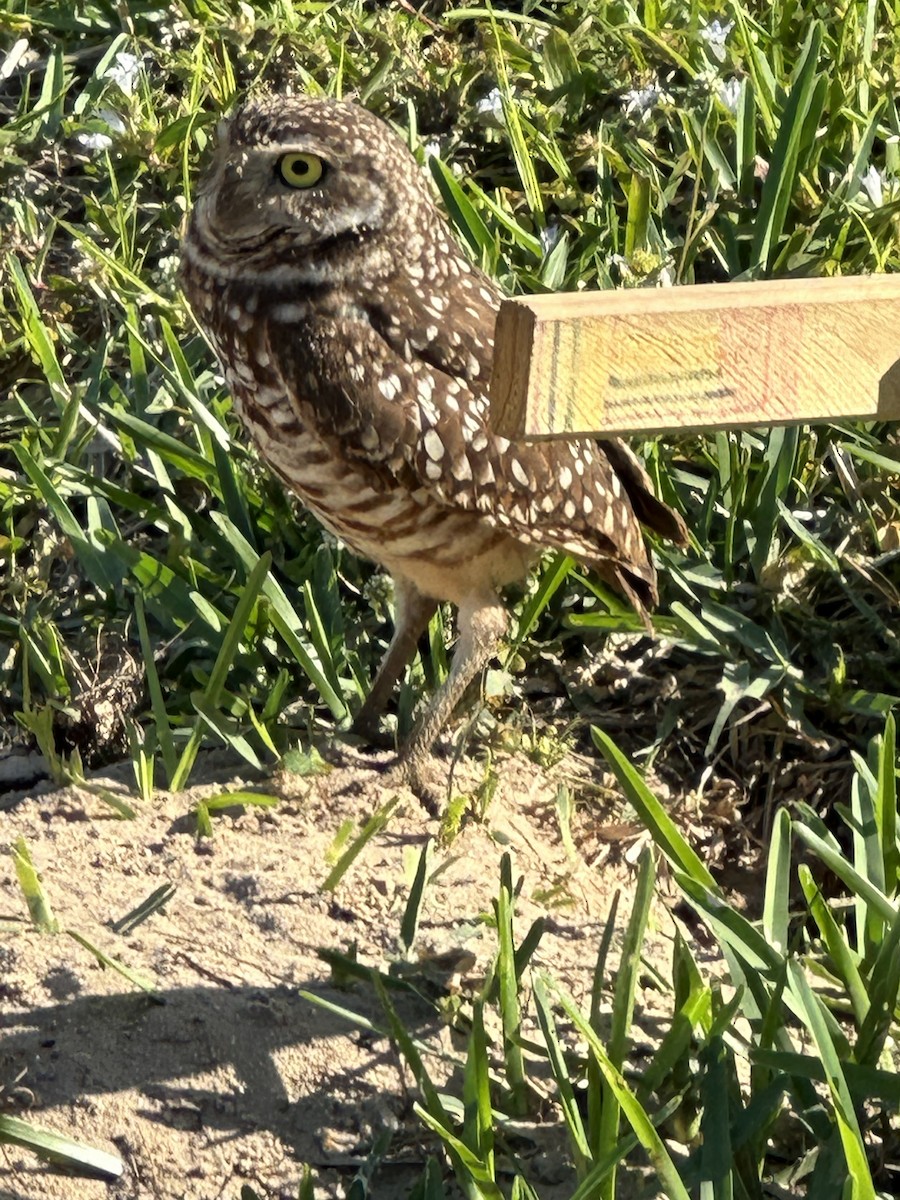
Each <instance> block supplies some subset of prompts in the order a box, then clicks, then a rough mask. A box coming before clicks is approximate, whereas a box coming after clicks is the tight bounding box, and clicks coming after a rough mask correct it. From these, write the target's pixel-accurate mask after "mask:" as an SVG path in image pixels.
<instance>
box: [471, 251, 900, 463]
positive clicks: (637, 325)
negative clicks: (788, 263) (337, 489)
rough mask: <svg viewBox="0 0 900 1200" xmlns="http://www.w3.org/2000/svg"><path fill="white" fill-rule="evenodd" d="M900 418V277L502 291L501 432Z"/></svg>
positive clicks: (495, 405) (494, 387)
mask: <svg viewBox="0 0 900 1200" xmlns="http://www.w3.org/2000/svg"><path fill="white" fill-rule="evenodd" d="M847 418H860V419H863V420H873V421H874V420H900V275H867V276H860V277H852V278H851V277H848V278H839V279H791V280H777V281H764V282H759V283H723V284H700V285H696V286H695V285H692V286H689V287H678V288H653V289H650V288H630V289H628V290H623V291H614V292H579V293H573V294H564V295H556V296H529V297H526V298H524V299H519V300H505V301H504V302H503V304H502V305H501V308H500V313H499V316H498V318H497V329H496V343H495V351H494V373H493V378H492V381H491V422H492V425H493V427H494V429H495V431H496V432H497V433H500V434H503V435H504V436H505V437H508V438H514V439H521V438H546V437H560V436H566V435H571V434H580V433H594V434H600V435H603V434H614V433H652V434H655V433H665V432H677V431H684V430H691V429H704V430H715V429H741V428H750V427H753V426H759V425H788V424H794V423H804V424H806V423H813V422H816V421H837V420H844V419H847Z"/></svg>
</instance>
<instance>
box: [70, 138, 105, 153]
mask: <svg viewBox="0 0 900 1200" xmlns="http://www.w3.org/2000/svg"><path fill="white" fill-rule="evenodd" d="M75 141H76V142H77V143H78V145H79V146H83V147H84V148H85V150H90V151H91V153H92V154H99V153H100V152H101V151H102V150H108V149H109V148H110V146H111V145H112V138H111V137H110V136H109V134H108V133H76V134H75Z"/></svg>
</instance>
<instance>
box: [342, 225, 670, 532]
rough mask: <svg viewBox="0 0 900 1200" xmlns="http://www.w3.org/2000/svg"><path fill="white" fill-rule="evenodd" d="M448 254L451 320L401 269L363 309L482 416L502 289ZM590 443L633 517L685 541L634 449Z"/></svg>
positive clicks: (393, 342) (445, 286)
mask: <svg viewBox="0 0 900 1200" xmlns="http://www.w3.org/2000/svg"><path fill="white" fill-rule="evenodd" d="M450 253H451V254H452V256H453V257H450V258H443V257H442V259H441V262H442V263H445V264H446V263H450V264H451V266H452V270H449V268H448V267H447V266H446V265H445V266H444V267H443V270H444V272H445V276H447V277H445V278H444V279H443V280H442V292H443V293H444V294H445V295H446V296H447V297H448V298H449V301H448V303H449V311H450V312H451V313H452V318H453V319H452V321H447V320H439V319H438V316H437V310H433V311H432V310H429V309H428V307H427V301H428V297H427V296H426V297H424V298H423V296H422V285H421V284H417V283H415V282H414V281H413V280H411V279H410V278H409V276H408V275H407V274H406V273H403V272H398V275H397V277H396V279H395V280H394V281H393V282H392V286H391V287H390V288H388V289H386V290H385V293H384V295H383V296H381V297H379V298H377V299H374V300H371V301H370V302H369V303H368V304H367V305H366V311H367V314H368V316H369V320H370V322H371V324H372V326H373V328H374V329H375V331H376V332H377V333H378V334H379V335H380V336H381V337H382V338H383V339H384V341H385V342H387V344H388V345H389V346H390V348H391V349H392V350H393V351H394V352H395V353H396V354H397V355H399V356H400V357H401V358H404V359H405V360H408V361H412V360H413V359H415V358H419V359H421V360H422V361H423V362H425V363H427V364H428V365H429V366H431V367H433V368H435V370H436V371H439V372H442V373H443V374H445V375H449V376H450V377H452V378H454V379H457V380H463V381H465V382H466V383H468V384H469V385H471V387H472V389H473V396H472V403H473V404H474V405H475V406H476V408H477V410H478V412H479V413H482V412H483V413H484V414H485V415H486V414H487V401H486V397H485V395H484V393H485V392H486V390H487V387H488V384H489V382H490V376H491V364H492V361H493V350H494V324H495V321H496V317H497V310H498V308H499V307H500V301H501V299H502V293H501V292H500V290H499V288H498V287H497V286H496V284H495V283H494V282H493V280H491V279H490V278H488V276H487V275H485V274H484V272H483V271H481V270H479V269H478V268H477V267H475V266H473V265H472V264H470V263H468V262H465V261H464V260H462V259H461V258H460V257H459V255H458V252H457V251H456V249H455V247H453V249H452V251H450ZM433 269H434V268H433ZM441 303H442V304H443V301H441ZM442 311H443V310H442ZM411 315H412V318H413V319H412V320H411ZM401 331H402V332H401ZM596 445H597V451H596V453H597V454H598V455H600V456H602V455H605V456H606V458H607V460H608V461H609V463H610V466H611V467H612V469H613V471H615V473H616V474H617V475H618V477H619V479H620V480H621V482H622V484H623V486H624V488H625V492H626V494H627V496H628V499H629V500H630V501H631V505H632V507H633V509H634V512H635V515H636V516H637V518H638V520H639V521H640V522H641V523H642V524H643V525H646V526H647V527H648V528H649V529H652V530H653V531H654V532H655V533H658V534H660V536H662V537H664V538H666V539H668V540H669V541H673V542H676V543H677V544H678V545H684V544H686V543H687V540H688V533H687V528H686V526H685V524H684V522H683V521H682V519H681V517H680V516H679V514H678V513H676V512H673V510H672V509H671V508H669V507H668V505H666V504H663V503H662V502H661V501H660V500H658V499H657V497H656V496H655V495H654V493H653V487H652V484H651V482H650V479H649V477H648V475H647V472H646V471H645V469H644V466H643V464H642V463H641V461H640V459H639V458H638V457H637V456H636V455H635V454H634V452H633V451H632V450H631V449H630V448H629V447H628V446H627V445H626V444H625V443H624V442H623V441H622V440H621V439H620V438H604V439H601V440H598V441H597V443H596Z"/></svg>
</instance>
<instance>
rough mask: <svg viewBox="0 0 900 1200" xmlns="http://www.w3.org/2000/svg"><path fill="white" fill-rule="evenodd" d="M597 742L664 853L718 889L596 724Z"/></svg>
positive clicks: (704, 883) (594, 735) (698, 879)
mask: <svg viewBox="0 0 900 1200" xmlns="http://www.w3.org/2000/svg"><path fill="white" fill-rule="evenodd" d="M591 737H592V738H593V739H594V745H595V746H596V747H597V748H598V750H599V751H600V753H601V754H602V755H603V757H604V758H605V759H606V761H607V763H608V764H609V766H610V768H611V770H612V772H613V774H614V775H615V777H616V779H617V780H618V781H619V785H620V787H621V788H622V791H623V792H624V793H625V796H626V798H627V799H628V802H629V803H630V804H631V806H632V808H634V809H635V811H636V812H637V814H638V816H639V817H640V819H641V820H642V821H643V822H644V824H645V825H646V826H647V828H648V829H649V830H650V833H651V834H652V836H653V840H654V841H655V842H656V844H657V845H658V846H659V848H660V849H661V850H662V852H663V854H665V856H666V858H668V860H669V861H670V862H671V863H672V864H673V866H675V867H677V868H678V869H679V870H682V871H684V872H685V873H686V874H687V875H689V876H690V877H691V878H692V879H694V880H696V882H697V883H698V884H700V885H701V886H702V887H703V888H708V889H710V890H711V891H713V892H715V891H716V890H717V888H716V881H715V880H714V879H713V877H712V875H711V874H710V872H709V870H708V868H707V867H706V865H705V863H704V862H703V861H702V859H701V858H700V857H699V855H698V854H697V853H696V852H695V851H694V850H692V849H691V847H690V846H689V845H688V843H687V841H686V840H685V838H684V837H683V836H682V834H681V833H680V832H679V830H678V827H677V826H676V825H675V822H674V821H673V820H672V819H671V817H670V816H669V814H668V813H667V812H666V810H665V809H664V808H663V806H662V805H661V804H660V802H659V801H658V800H657V799H656V797H655V796H654V795H653V793H652V792H651V791H650V789H649V788H648V787H647V785H646V784H645V783H644V781H643V779H641V777H640V775H639V774H638V772H637V771H636V770H635V769H634V767H633V766H632V765H631V763H630V762H629V761H628V759H627V758H626V757H625V755H624V754H623V753H622V751H621V750H620V749H619V748H618V746H617V745H616V744H615V742H614V741H613V740H612V738H611V737H609V735H608V734H606V733H604V732H603V730H602V729H598V728H597V727H596V726H593V727H592V728H591Z"/></svg>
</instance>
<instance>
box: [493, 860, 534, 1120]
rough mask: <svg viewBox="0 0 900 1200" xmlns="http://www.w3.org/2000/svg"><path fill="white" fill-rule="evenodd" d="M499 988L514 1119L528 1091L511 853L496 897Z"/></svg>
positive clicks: (523, 1109) (524, 1105)
mask: <svg viewBox="0 0 900 1200" xmlns="http://www.w3.org/2000/svg"><path fill="white" fill-rule="evenodd" d="M495 904H496V912H497V940H498V943H499V949H498V953H497V965H496V972H497V985H498V988H499V993H500V1016H501V1019H502V1023H503V1057H504V1062H505V1064H506V1080H507V1084H508V1086H509V1107H510V1111H511V1112H512V1113H513V1115H515V1116H524V1115H525V1113H526V1112H527V1111H528V1091H527V1083H526V1079H525V1060H524V1058H523V1056H522V1048H521V1045H520V1044H519V1043H520V1039H521V1034H522V1011H521V1007H520V1003H519V977H518V973H517V971H516V948H515V939H514V936H513V905H514V893H513V888H512V870H511V862H510V857H509V854H504V855H503V858H502V860H501V864H500V891H499V893H498V896H497V900H496V902H495Z"/></svg>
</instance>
